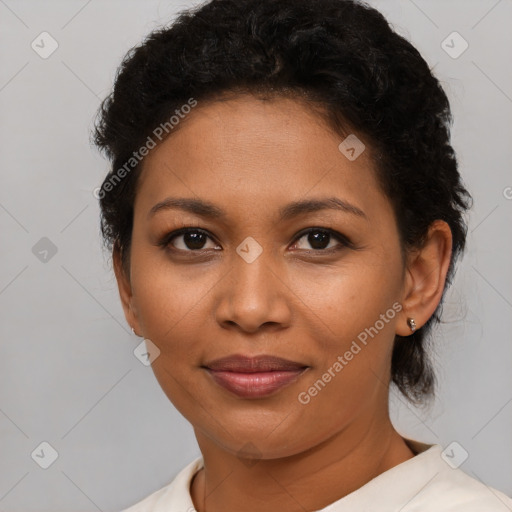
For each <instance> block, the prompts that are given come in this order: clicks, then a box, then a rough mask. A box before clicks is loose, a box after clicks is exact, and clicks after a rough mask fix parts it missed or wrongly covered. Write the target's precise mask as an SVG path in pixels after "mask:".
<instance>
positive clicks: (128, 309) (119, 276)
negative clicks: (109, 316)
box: [112, 244, 139, 330]
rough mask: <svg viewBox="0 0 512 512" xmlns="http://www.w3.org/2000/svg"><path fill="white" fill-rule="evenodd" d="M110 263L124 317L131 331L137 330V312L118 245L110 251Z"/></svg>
mask: <svg viewBox="0 0 512 512" xmlns="http://www.w3.org/2000/svg"><path fill="white" fill-rule="evenodd" d="M112 262H113V267H114V274H115V276H116V280H117V287H118V290H119V297H120V299H121V305H122V306H123V311H124V316H125V318H126V321H127V322H128V324H129V325H130V327H131V328H132V329H136V330H139V329H138V327H139V324H138V319H137V310H136V308H135V305H134V298H133V292H132V286H131V283H130V278H129V276H127V274H126V271H125V269H124V266H123V263H122V258H121V251H120V249H119V246H118V244H115V245H114V248H113V250H112Z"/></svg>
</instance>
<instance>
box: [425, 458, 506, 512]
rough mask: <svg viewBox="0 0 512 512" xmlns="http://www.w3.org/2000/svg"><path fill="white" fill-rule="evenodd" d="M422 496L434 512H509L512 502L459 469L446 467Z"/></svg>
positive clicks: (504, 495)
mask: <svg viewBox="0 0 512 512" xmlns="http://www.w3.org/2000/svg"><path fill="white" fill-rule="evenodd" d="M425 495H426V496H425V497H426V501H425V505H426V504H427V503H429V508H428V510H432V511H436V512H438V511H440V510H442V511H446V512H483V511H485V512H512V498H510V497H509V496H507V495H506V494H504V493H503V492H501V491H498V490H497V489H494V488H493V487H490V486H488V485H485V484H484V483H482V482H481V481H480V480H477V479H476V478H473V477H471V476H470V475H468V474H467V473H465V472H464V471H462V470H461V469H452V468H450V467H448V468H447V469H445V470H444V471H441V472H440V473H439V474H438V475H436V476H435V477H434V479H433V480H432V482H431V484H430V485H428V486H427V488H426V489H425ZM424 510H425V511H426V510H427V509H426V508H425V509H424Z"/></svg>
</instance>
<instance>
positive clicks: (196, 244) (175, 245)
mask: <svg viewBox="0 0 512 512" xmlns="http://www.w3.org/2000/svg"><path fill="white" fill-rule="evenodd" d="M208 239H210V240H211V241H212V243H213V245H212V246H210V247H205V244H207V241H208ZM158 245H160V246H162V247H165V248H168V249H170V250H171V251H175V250H176V251H184V252H198V251H200V250H203V249H210V250H211V249H216V250H218V249H217V248H218V247H219V245H218V244H217V243H216V242H215V241H214V240H213V238H212V237H210V235H209V234H208V233H207V232H206V231H204V230H202V229H198V228H191V227H189V228H182V229H179V230H177V231H173V232H171V233H168V234H166V235H165V236H164V237H163V238H162V240H161V241H160V242H159V244H158Z"/></svg>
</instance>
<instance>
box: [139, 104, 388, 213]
mask: <svg viewBox="0 0 512 512" xmlns="http://www.w3.org/2000/svg"><path fill="white" fill-rule="evenodd" d="M340 144H341V146H340ZM347 150H348V152H347ZM370 150H371V148H369V147H368V145H367V144H364V139H363V137H361V136H357V135H356V134H350V133H349V137H348V139H347V135H340V134H338V133H336V132H335V131H334V130H333V129H332V128H331V127H330V126H329V125H328V124H327V122H326V121H325V120H324V118H323V117H322V116H321V115H320V114H319V113H318V111H315V109H314V108H311V107H310V106H309V105H307V104H305V103H304V102H303V101H298V100H293V99H290V98H273V99H260V98H256V97H254V96H252V95H243V96H239V97H235V98H230V99H226V100H221V101H213V102H205V103H204V104H201V102H198V105H197V106H196V107H195V108H194V109H193V110H192V112H190V113H189V114H188V115H187V116H186V117H185V118H184V119H183V121H181V125H180V126H179V127H178V129H177V130H176V131H175V132H173V133H171V135H170V136H169V137H167V138H166V139H165V140H164V141H163V142H162V143H161V144H159V145H158V146H157V147H156V148H155V149H153V150H151V151H150V153H149V154H148V155H147V156H146V157H145V159H144V162H143V171H142V175H141V179H140V181H139V186H138V192H137V202H138V203H139V205H143V206H144V208H145V209H148V208H151V206H152V205H153V204H154V203H156V202H158V201H161V200H162V199H164V198H165V196H166V195H172V196H176V195H177V194H178V195H179V194H181V195H184V196H187V197H190V196H199V197H202V198H205V199H208V200H211V201H213V202H222V203H223V204H231V205H233V206H239V207H245V208H247V207H249V206H250V207H254V208H257V207H258V206H259V207H260V208H261V207H266V208H268V207H269V206H270V205H271V204H277V203H284V202H286V203H288V202H290V200H292V199H295V200H296V199H299V198H306V197H310V196H311V197H314V196H325V195H326V194H329V195H331V196H332V195H338V196H339V197H340V198H342V199H345V200H347V201H350V202H352V203H358V205H359V206H360V207H361V209H363V210H364V209H368V208H369V209H372V208H374V207H377V208H378V207H379V205H380V206H382V205H381V204H380V203H382V202H383V201H384V203H385V202H386V200H387V198H385V197H384V196H383V194H382V192H381V191H380V188H379V186H378V183H377V180H376V176H375V170H374V164H373V162H372V160H371V157H370ZM384 206H385V205H384Z"/></svg>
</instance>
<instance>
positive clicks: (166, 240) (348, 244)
mask: <svg viewBox="0 0 512 512" xmlns="http://www.w3.org/2000/svg"><path fill="white" fill-rule="evenodd" d="M311 232H313V233H316V232H320V233H324V234H327V235H330V236H331V237H333V238H334V239H335V240H336V241H338V242H339V243H340V244H341V246H338V247H331V248H329V249H298V250H299V251H306V252H308V253H312V252H314V253H322V254H332V253H335V252H338V251H341V250H343V249H344V248H349V249H355V248H356V247H355V246H354V244H353V243H352V241H351V240H350V239H349V238H348V237H346V236H345V235H342V234H341V233H338V232H337V231H334V230H332V229H329V228H321V227H312V228H307V229H304V230H302V231H300V232H299V233H297V235H296V236H295V238H294V240H293V242H294V244H295V243H296V242H298V241H299V240H300V239H301V238H303V237H304V236H305V235H308V234H309V233H311ZM187 233H202V234H203V235H205V236H207V237H208V238H210V239H211V240H212V241H214V242H215V243H217V244H218V242H217V241H216V240H215V238H214V237H212V236H211V235H210V234H209V233H208V232H207V231H205V230H204V229H201V228H199V227H192V226H190V227H187V228H181V229H178V230H176V231H172V232H171V233H168V234H166V235H165V236H164V237H163V238H162V239H161V240H160V241H159V242H158V246H160V247H162V248H163V249H166V250H169V251H172V252H182V253H183V252H185V253H188V252H189V253H200V252H201V251H202V250H203V249H197V250H193V249H189V250H184V249H177V248H176V247H172V245H171V241H172V240H173V239H174V238H177V237H179V236H181V235H185V234H187ZM219 245H220V244H219ZM292 245H293V244H292ZM207 250H208V249H207ZM209 250H212V249H209ZM214 250H217V249H214Z"/></svg>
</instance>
